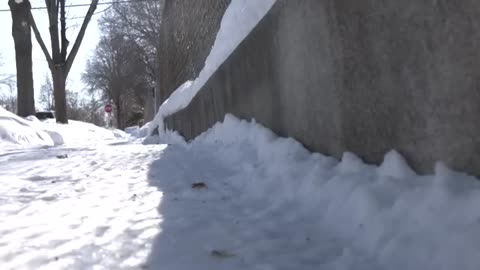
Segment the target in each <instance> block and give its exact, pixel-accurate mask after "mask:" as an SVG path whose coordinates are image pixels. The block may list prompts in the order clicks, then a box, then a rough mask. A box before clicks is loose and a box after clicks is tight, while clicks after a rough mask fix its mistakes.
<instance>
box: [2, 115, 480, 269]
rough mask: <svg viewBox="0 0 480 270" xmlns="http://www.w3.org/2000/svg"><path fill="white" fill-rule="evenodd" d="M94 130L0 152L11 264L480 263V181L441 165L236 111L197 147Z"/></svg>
mask: <svg viewBox="0 0 480 270" xmlns="http://www.w3.org/2000/svg"><path fill="white" fill-rule="evenodd" d="M56 127H57V128H58V127H59V126H56ZM53 131H55V132H57V133H62V131H61V130H53ZM97 135H98V137H97V138H96V139H95V138H94V137H93V136H92V137H89V138H88V141H84V143H83V145H80V144H78V143H79V142H77V141H74V145H75V147H70V145H69V143H66V145H64V146H57V147H49V148H45V149H23V148H18V149H17V151H9V152H7V153H6V154H0V202H1V203H0V216H1V217H2V219H1V220H2V221H1V222H0V265H1V266H2V267H1V269H2V270H3V269H5V270H18V269H20V270H23V269H31V270H37V269H48V270H56V269H69V270H70V269H73V270H75V269H132V270H133V269H137V270H138V269H168V270H186V269H196V270H217V269H229V270H236V269H238V270H240V269H258V270H264V269H267V270H270V269H280V270H281V269H285V270H287V269H299V270H310V269H312V270H313V269H327V270H330V269H331V270H338V269H345V270H359V269H365V270H425V269H436V270H437V269H439V270H451V269H462V270H477V269H478V266H479V265H480V257H479V256H478V254H477V253H478V250H480V226H479V224H480V208H479V207H478V205H479V203H480V183H479V182H478V179H475V178H473V177H470V176H467V175H464V174H461V173H458V172H454V171H451V170H449V169H448V168H447V167H446V166H444V165H442V164H440V163H439V164H437V166H436V170H435V175H429V176H418V175H416V174H415V173H414V172H413V171H412V170H411V169H410V168H409V167H408V165H407V164H406V162H405V160H404V159H403V158H402V157H401V156H400V155H399V154H398V153H396V152H395V151H392V152H390V153H388V154H387V155H386V156H385V160H384V162H383V164H381V165H380V166H378V167H377V166H371V165H368V164H365V163H364V162H362V161H361V160H360V159H359V158H358V157H356V156H355V155H353V154H351V153H345V154H344V155H343V158H342V160H341V161H338V160H336V159H333V158H330V157H326V156H323V155H320V154H311V153H310V152H308V151H307V150H305V149H304V148H303V147H302V146H301V145H300V144H299V143H298V142H296V141H295V140H293V139H286V138H278V137H276V136H275V135H274V134H273V133H272V132H271V131H270V130H268V129H265V128H264V127H262V126H260V125H258V124H255V123H248V122H246V121H240V120H238V119H236V118H234V117H233V116H231V115H227V116H226V118H225V121H224V122H223V123H219V124H217V125H215V126H214V127H213V128H212V129H210V130H209V131H208V132H206V133H204V134H202V135H201V136H199V137H198V138H197V139H195V140H194V141H193V142H191V143H188V144H187V143H186V142H184V141H182V138H181V137H180V136H179V135H178V134H176V133H173V132H169V133H167V134H164V133H160V134H159V136H157V137H155V138H156V140H157V143H166V142H168V143H169V144H156V145H142V144H136V143H132V142H128V141H124V140H121V141H119V140H116V141H115V140H109V139H107V140H106V139H104V138H102V136H101V134H97ZM152 138H153V137H149V138H148V139H149V140H151V139H152ZM193 183H204V188H199V189H193V188H192V184H193Z"/></svg>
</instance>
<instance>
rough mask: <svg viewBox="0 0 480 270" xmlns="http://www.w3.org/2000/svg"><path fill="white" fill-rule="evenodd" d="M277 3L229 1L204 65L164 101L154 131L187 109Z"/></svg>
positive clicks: (249, 0)
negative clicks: (173, 115)
mask: <svg viewBox="0 0 480 270" xmlns="http://www.w3.org/2000/svg"><path fill="white" fill-rule="evenodd" d="M275 1H276V0H262V1H251V0H232V1H231V3H230V5H229V6H228V8H227V10H226V11H225V14H224V16H223V18H222V22H221V25H220V30H219V31H218V33H217V37H216V39H215V43H214V44H213V47H212V50H211V51H210V54H209V55H208V57H207V59H206V61H205V66H204V67H203V69H202V71H201V72H200V74H199V76H198V77H197V78H196V79H195V80H193V81H187V82H185V83H184V84H182V85H181V86H180V87H178V88H177V89H176V90H175V91H174V92H173V93H172V94H171V95H170V97H169V98H168V99H167V100H165V101H164V102H163V104H162V105H161V106H160V108H159V109H158V112H157V115H156V116H155V119H154V120H153V122H154V125H152V129H153V128H159V129H163V119H164V118H165V117H166V116H168V115H171V114H173V113H175V112H178V111H179V110H181V109H183V108H185V107H186V106H188V104H189V103H190V102H191V101H192V99H193V97H195V95H196V94H197V93H198V91H200V89H201V88H202V86H203V85H204V84H205V83H206V82H207V80H208V79H209V78H210V77H211V76H212V74H213V73H214V72H215V71H216V70H217V69H218V67H219V66H220V65H221V64H222V63H223V62H224V61H225V59H227V57H228V56H229V55H230V54H231V53H232V52H233V51H234V49H235V48H236V47H237V46H238V44H240V42H241V41H242V40H243V39H244V38H245V37H246V36H247V35H248V33H250V31H252V29H253V28H254V27H255V25H257V24H258V22H259V21H260V19H262V18H263V17H264V16H265V14H266V13H267V12H268V10H270V8H271V7H272V5H273V4H274V3H275Z"/></svg>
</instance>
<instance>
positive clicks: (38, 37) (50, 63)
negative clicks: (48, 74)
mask: <svg viewBox="0 0 480 270" xmlns="http://www.w3.org/2000/svg"><path fill="white" fill-rule="evenodd" d="M28 16H29V18H30V25H31V26H32V30H33V33H34V34H35V39H36V40H37V42H38V45H40V48H42V51H43V54H45V58H46V59H47V63H48V67H49V68H50V69H52V68H53V60H52V57H51V56H50V53H49V52H48V49H47V46H45V42H43V39H42V36H41V35H40V31H38V28H37V24H36V23H35V19H34V18H33V15H32V12H31V11H30V12H29V15H28Z"/></svg>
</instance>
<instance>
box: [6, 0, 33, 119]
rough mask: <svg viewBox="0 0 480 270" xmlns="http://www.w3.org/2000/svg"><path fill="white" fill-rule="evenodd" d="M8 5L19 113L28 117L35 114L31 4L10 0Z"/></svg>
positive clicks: (26, 1) (24, 0)
mask: <svg viewBox="0 0 480 270" xmlns="http://www.w3.org/2000/svg"><path fill="white" fill-rule="evenodd" d="M8 5H9V6H10V11H11V14H12V36H13V41H14V43H15V58H16V59H15V60H16V65H17V98H18V100H17V114H18V115H19V116H23V117H26V116H29V115H33V114H35V98H34V90H33V71H32V40H31V29H30V20H29V16H30V14H31V6H30V1H29V0H23V1H18V0H9V1H8Z"/></svg>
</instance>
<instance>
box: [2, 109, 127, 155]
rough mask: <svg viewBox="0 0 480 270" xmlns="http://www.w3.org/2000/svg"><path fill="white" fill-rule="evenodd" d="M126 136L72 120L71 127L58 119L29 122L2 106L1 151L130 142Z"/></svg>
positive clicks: (30, 119)
mask: <svg viewBox="0 0 480 270" xmlns="http://www.w3.org/2000/svg"><path fill="white" fill-rule="evenodd" d="M127 137H128V136H127V134H126V133H124V132H123V131H120V130H109V129H105V128H101V127H98V126H95V125H93V124H89V123H84V122H79V121H73V120H70V121H69V124H68V125H63V124H57V123H56V122H55V120H53V119H52V120H47V121H44V122H42V121H39V120H38V119H37V118H36V117H34V116H29V117H27V118H26V119H23V118H21V117H18V116H16V115H15V114H13V113H11V112H8V111H6V110H5V109H4V108H2V107H0V148H1V149H2V150H6V149H12V148H18V147H21V148H26V147H42V146H54V145H63V144H77V143H79V144H81V143H84V142H85V141H87V142H88V141H90V142H98V141H99V140H115V139H126V138H127Z"/></svg>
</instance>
